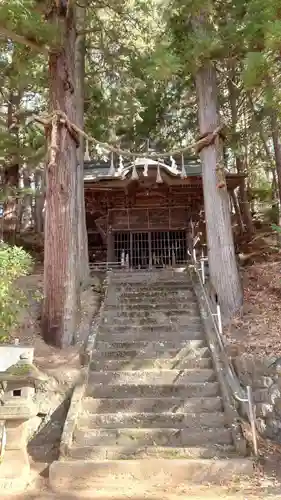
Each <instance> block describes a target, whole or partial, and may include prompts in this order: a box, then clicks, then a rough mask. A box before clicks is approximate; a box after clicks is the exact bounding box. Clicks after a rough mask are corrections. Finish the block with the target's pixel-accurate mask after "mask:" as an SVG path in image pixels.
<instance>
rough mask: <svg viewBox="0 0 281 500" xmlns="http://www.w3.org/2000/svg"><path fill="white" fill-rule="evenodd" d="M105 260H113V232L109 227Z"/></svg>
mask: <svg viewBox="0 0 281 500" xmlns="http://www.w3.org/2000/svg"><path fill="white" fill-rule="evenodd" d="M107 262H115V253H114V234H113V231H112V229H111V227H109V228H108V231H107Z"/></svg>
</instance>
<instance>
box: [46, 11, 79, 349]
mask: <svg viewBox="0 0 281 500" xmlns="http://www.w3.org/2000/svg"><path fill="white" fill-rule="evenodd" d="M66 4H67V8H66ZM54 9H55V8H54ZM50 21H53V22H55V23H57V24H59V25H60V28H61V46H60V47H59V48H57V50H56V51H53V52H51V53H50V57H49V77H50V101H51V107H52V109H53V110H57V109H59V110H62V111H63V112H64V113H65V114H66V115H67V117H68V118H69V120H70V121H71V122H74V123H75V122H76V109H75V91H74V85H75V79H74V53H75V40H76V26H75V18H74V12H73V8H72V4H71V3H70V2H57V7H56V10H53V11H52V19H51V20H50ZM77 145H78V144H77V137H76V136H75V134H74V132H73V130H72V129H71V128H69V127H66V126H65V124H64V123H62V121H61V120H60V119H59V118H55V119H54V120H53V122H52V127H51V131H50V159H49V163H48V165H47V170H46V215H45V252H44V301H43V312H42V328H43V336H44V339H45V340H46V341H47V342H49V343H51V344H54V345H56V346H59V347H64V346H67V345H70V344H71V343H72V342H74V340H75V334H76V327H77V320H78V311H79V306H80V304H79V292H80V287H79V267H78V266H77V262H78V244H77V241H78V238H77V231H78V223H77V218H78V217H77V212H78V210H77V208H78V207H77Z"/></svg>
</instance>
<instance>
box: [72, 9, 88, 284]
mask: <svg viewBox="0 0 281 500" xmlns="http://www.w3.org/2000/svg"><path fill="white" fill-rule="evenodd" d="M85 14H86V9H85V8H83V7H80V6H78V5H77V6H76V16H77V28H78V31H80V32H81V31H82V30H83V29H84V28H85ZM75 88H76V104H77V115H76V122H77V125H78V126H79V127H80V128H81V129H82V130H83V129H84V98H85V96H84V90H85V34H83V33H81V34H78V36H77V38H76V44H75ZM84 150H85V141H84V137H83V136H82V135H81V136H80V145H79V149H78V163H77V202H78V262H79V278H80V284H81V285H82V284H83V283H84V282H85V281H87V279H88V277H89V254H88V235H87V227H86V213H85V197H84Z"/></svg>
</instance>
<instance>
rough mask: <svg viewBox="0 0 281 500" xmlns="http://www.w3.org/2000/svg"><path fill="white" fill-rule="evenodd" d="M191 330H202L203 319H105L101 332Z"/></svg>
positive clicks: (179, 317) (186, 317)
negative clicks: (109, 330)
mask: <svg viewBox="0 0 281 500" xmlns="http://www.w3.org/2000/svg"><path fill="white" fill-rule="evenodd" d="M181 327H182V328H183V329H184V330H185V329H190V328H201V329H202V321H201V318H199V317H197V318H192V317H190V316H189V315H185V316H178V317H177V316H173V317H166V318H164V317H155V318H151V317H150V318H146V317H143V318H139V319H137V320H134V321H132V320H130V319H127V318H124V317H122V316H118V317H116V318H115V319H113V318H108V317H107V316H105V317H104V319H103V321H102V322H101V326H100V330H101V331H103V330H104V329H105V328H112V329H117V330H119V329H120V331H124V330H131V329H132V330H137V329H140V328H141V329H143V330H144V329H146V330H152V331H153V330H155V331H156V330H157V331H158V330H160V329H163V330H169V331H171V330H172V329H175V328H176V329H179V328H181Z"/></svg>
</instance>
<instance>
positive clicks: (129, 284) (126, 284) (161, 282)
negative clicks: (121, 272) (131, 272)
mask: <svg viewBox="0 0 281 500" xmlns="http://www.w3.org/2000/svg"><path fill="white" fill-rule="evenodd" d="M110 284H111V285H114V286H116V287H117V288H119V289H124V288H125V289H129V288H133V289H139V290H141V291H144V290H147V289H148V288H150V289H161V288H167V289H168V290H170V289H171V288H172V289H173V288H180V289H182V290H185V289H186V290H192V283H191V281H190V280H185V279H167V278H162V279H161V277H160V278H156V279H146V280H139V281H138V280H134V279H132V280H130V279H129V280H126V279H125V280H124V279H112V280H111V281H110Z"/></svg>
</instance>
